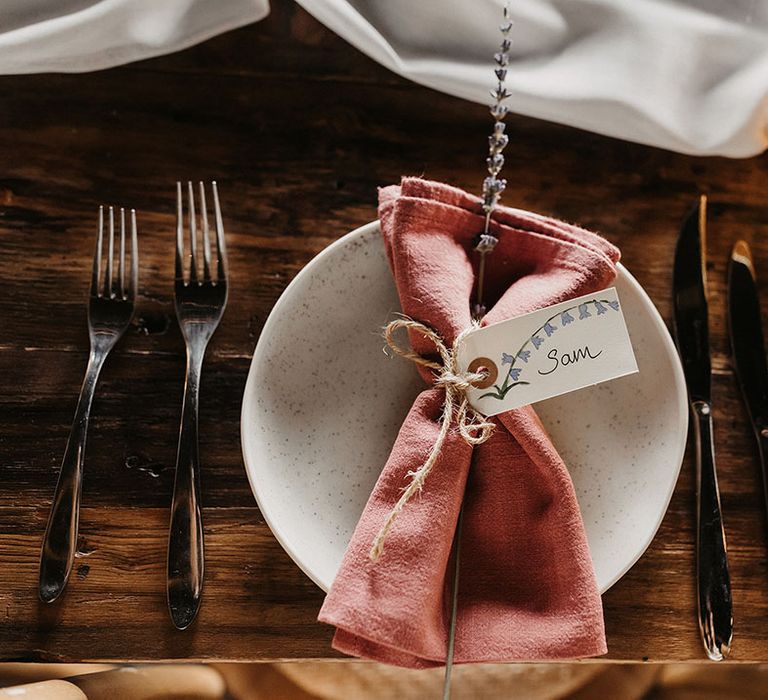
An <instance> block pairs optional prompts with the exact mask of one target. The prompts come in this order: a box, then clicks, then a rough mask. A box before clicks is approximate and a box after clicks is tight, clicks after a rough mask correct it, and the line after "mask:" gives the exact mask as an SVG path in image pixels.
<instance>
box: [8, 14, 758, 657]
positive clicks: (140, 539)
mask: <svg viewBox="0 0 768 700" xmlns="http://www.w3.org/2000/svg"><path fill="white" fill-rule="evenodd" d="M274 5H275V7H274V9H273V13H272V15H271V16H270V17H269V19H267V20H266V21H264V22H261V23H260V24H257V25H254V26H251V27H248V28H245V29H242V30H239V31H236V32H233V33H230V34H228V35H225V36H222V37H218V38H216V39H213V40H211V41H209V42H207V43H205V44H203V45H201V46H198V47H196V48H193V49H190V50H187V51H184V52H182V53H180V54H176V55H173V56H169V57H165V58H159V59H155V60H152V61H148V62H143V63H139V64H135V65H132V66H128V67H124V68H119V69H116V70H110V71H104V72H99V73H94V74H88V75H40V76H26V77H5V78H0V92H2V95H3V98H2V101H0V152H2V153H3V161H2V169H1V170H0V284H1V285H2V287H1V288H0V377H2V379H3V391H2V394H0V659H3V660H10V659H24V660H57V661H80V660H127V659H153V660H156V659H172V658H194V659H252V660H258V659H275V658H296V657H329V656H335V654H334V653H333V652H332V651H331V650H330V647H329V642H330V637H331V631H330V630H329V629H328V628H326V627H324V626H321V625H319V624H317V623H316V622H315V616H316V613H317V610H318V608H319V606H320V603H321V600H322V594H321V592H320V591H319V590H318V589H317V588H316V587H315V586H314V585H313V584H312V583H310V582H309V580H308V579H307V578H306V577H305V576H304V575H303V574H302V573H301V572H300V571H299V569H298V568H297V567H296V566H295V565H294V564H293V563H292V562H291V561H290V559H289V558H288V556H287V555H286V554H285V553H283V551H282V550H281V548H280V547H279V545H278V544H277V543H276V541H275V540H274V538H273V537H272V535H271V533H270V532H269V529H268V528H267V526H266V525H265V524H264V521H263V519H262V517H261V515H260V513H259V511H258V509H257V508H256V506H255V504H254V502H253V498H252V496H251V492H250V489H249V487H248V483H247V480H246V477H245V473H244V469H243V463H242V458H241V455H240V440H239V411H240V401H241V396H242V391H243V387H244V383H245V378H246V374H247V370H248V366H249V359H250V355H251V353H252V351H253V347H254V344H255V342H256V340H257V338H258V336H259V333H260V331H261V328H262V326H263V323H264V320H265V318H266V316H267V314H268V313H269V310H270V308H271V307H272V305H273V304H274V303H275V301H276V300H277V298H278V296H279V295H280V293H281V292H282V290H283V289H284V288H285V286H286V285H287V284H288V282H289V281H290V280H291V278H292V277H293V276H294V275H295V274H296V273H297V272H298V271H299V270H300V269H301V267H302V266H303V265H304V264H305V263H306V262H307V261H308V260H309V259H310V258H311V257H312V256H313V255H315V254H316V253H317V252H318V251H320V250H321V249H322V248H323V247H324V246H325V245H327V244H328V243H330V242H331V241H333V240H335V239H336V238H338V237H339V236H341V235H342V234H344V233H346V232H347V231H349V230H351V229H353V228H356V227H357V226H359V225H361V224H363V223H365V222H367V221H370V220H371V219H374V218H375V216H376V209H375V203H376V187H377V186H379V185H384V184H387V183H391V182H394V181H396V180H397V179H398V178H399V177H400V175H401V174H403V173H409V174H421V173H424V174H426V175H427V176H429V177H432V178H435V179H442V180H446V181H448V182H451V183H454V184H456V185H459V186H462V187H465V188H468V189H470V190H472V191H477V189H478V185H479V183H480V180H481V177H482V158H483V144H484V142H485V136H486V133H487V130H488V125H489V119H488V117H487V114H486V112H485V110H484V109H482V108H481V107H477V106H474V105H471V104H468V103H465V102H462V101H460V100H456V99H453V98H450V97H447V96H444V95H440V94H438V93H436V92H433V91H431V90H428V89H425V88H422V87H418V86H416V85H413V84H411V83H408V82H406V81H404V80H401V79H399V78H398V77H397V76H395V75H393V74H391V73H389V72H387V71H386V70H384V69H383V68H381V67H379V66H377V65H376V64H374V63H372V62H371V61H369V60H368V59H366V58H365V57H363V56H362V55H361V54H359V53H358V52H357V51H355V50H354V49H352V48H351V47H350V46H348V45H347V44H345V43H344V42H343V41H342V40H340V39H338V38H336V37H334V36H333V35H332V34H330V33H329V32H328V31H326V30H325V29H324V28H322V27H321V26H320V25H319V24H318V23H317V22H315V21H314V20H313V19H311V18H310V17H309V16H308V15H307V14H305V13H304V12H303V11H301V10H299V9H298V8H296V7H295V6H294V5H292V4H288V3H287V2H285V1H283V2H276V3H274ZM510 122H511V123H510V132H511V134H512V145H511V147H510V148H509V149H508V150H509V162H508V167H507V171H506V172H507V177H508V178H509V180H510V186H509V191H508V194H507V195H505V202H507V203H510V204H514V205H516V206H520V207H525V208H529V209H532V210H535V211H539V212H543V213H547V214H553V215H555V216H557V217H560V218H563V219H566V220H569V221H577V222H579V223H581V224H583V225H585V226H587V227H589V228H592V229H595V230H597V231H599V232H601V233H603V234H604V235H605V236H607V237H608V238H609V239H610V240H611V241H613V242H615V243H616V244H618V245H619V246H620V247H621V248H622V251H623V255H624V261H625V263H626V265H627V266H628V267H629V269H630V270H631V271H632V272H633V273H634V274H635V276H636V277H637V278H638V279H639V281H640V283H641V284H642V285H643V286H644V287H645V288H646V290H647V291H648V292H649V294H650V295H651V297H652V298H653V300H654V301H655V303H656V304H657V306H658V308H659V310H660V311H661V313H662V314H663V315H664V317H665V318H667V319H668V318H669V312H670V280H671V263H672V251H673V244H674V238H675V235H676V232H677V229H678V226H679V223H680V220H681V217H682V216H683V215H684V213H685V212H686V210H687V209H688V208H689V206H690V205H691V204H692V203H693V201H694V199H695V197H696V195H697V194H698V193H699V192H700V191H704V192H708V193H709V194H710V196H711V230H710V254H711V256H710V264H709V272H710V281H711V294H712V303H711V306H712V316H713V321H714V323H713V332H712V335H713V345H714V350H715V358H714V367H715V371H716V373H717V374H716V381H715V385H714V400H715V406H716V433H717V435H716V437H717V448H718V457H719V469H720V479H721V487H722V492H723V512H724V519H725V525H726V530H727V536H728V544H729V551H730V557H731V571H732V577H733V585H734V616H735V641H734V649H733V659H735V660H740V661H768V635H767V634H766V632H765V629H766V623H765V620H766V619H768V563H766V556H765V554H766V547H768V542H767V541H766V527H765V522H766V517H765V513H764V509H763V505H762V496H761V490H760V477H759V473H758V471H757V464H756V460H755V448H754V446H753V442H752V437H751V434H750V430H749V427H748V424H747V421H746V416H745V412H744V410H743V408H742V406H741V404H740V402H739V398H738V394H737V391H736V387H735V384H734V380H733V376H732V372H731V368H730V365H729V360H728V357H727V340H726V336H725V333H724V320H725V312H724V300H725V289H724V282H725V267H726V258H727V253H728V250H729V247H730V245H731V243H732V241H733V240H734V239H735V238H736V237H745V238H746V239H748V240H749V241H750V242H751V243H752V244H753V246H754V249H755V253H756V258H757V264H758V268H759V269H760V270H761V271H765V272H764V274H763V276H762V278H761V279H762V280H765V279H768V197H766V192H768V161H766V159H765V158H755V159H752V160H741V161H735V160H725V159H719V158H708V159H699V158H692V157H686V156H682V155H675V154H671V153H666V152H663V151H660V150H657V149H652V148H647V147H643V146H637V145H631V144H627V143H622V142H619V141H615V140H612V139H608V138H603V137H601V136H597V135H591V134H586V133H583V132H580V131H576V130H573V129H569V128H566V127H560V126H555V125H551V124H546V123H543V122H539V121H536V120H532V119H523V118H514V119H511V120H510ZM177 178H184V179H186V178H192V179H195V178H205V179H210V178H217V179H218V180H219V181H220V186H221V191H222V199H223V206H224V211H225V218H226V222H227V224H228V230H229V246H230V255H231V275H232V284H231V289H232V292H231V297H230V301H229V307H228V309H227V313H226V315H225V317H224V320H223V322H222V325H221V327H220V329H219V331H218V333H217V334H216V336H215V337H214V339H213V342H212V344H211V347H210V349H209V353H208V357H207V363H206V367H205V371H204V375H203V385H202V392H203V400H202V414H201V423H202V425H201V453H202V456H203V457H202V458H203V464H204V472H203V488H204V506H205V507H204V514H205V522H206V527H205V529H206V540H207V550H206V554H207V563H206V590H205V597H204V602H203V606H202V609H201V611H200V616H199V619H198V621H197V622H196V623H195V625H194V626H193V627H192V628H191V629H189V630H187V631H186V632H183V633H182V632H177V631H176V630H174V629H173V628H172V626H171V624H170V621H169V619H168V615H167V612H166V609H165V598H164V596H165V588H164V573H163V572H164V560H165V546H166V528H167V520H168V505H169V502H170V495H171V487H172V467H173V463H174V457H175V445H176V435H177V426H178V420H179V414H180V401H181V391H182V386H181V382H182V375H183V344H182V340H181V337H180V335H179V332H178V329H177V327H176V324H175V321H174V319H173V313H172V297H171V264H172V256H173V250H172V245H173V243H172V240H173V238H172V237H173V183H174V182H175V180H176V179H177ZM113 202H114V203H118V204H126V205H129V206H134V207H136V208H137V209H138V210H139V212H140V214H139V221H140V227H141V258H142V270H141V273H142V280H141V287H142V292H143V296H142V299H141V303H140V310H141V313H140V318H139V320H138V322H137V323H136V324H135V327H134V328H133V329H132V331H131V332H130V333H129V335H128V337H127V338H126V339H125V341H124V342H122V343H121V344H120V345H119V346H118V348H117V349H116V350H115V352H114V353H113V355H112V356H111V357H110V359H109V360H108V362H107V365H106V368H105V370H104V374H103V379H102V382H101V385H100V387H99V390H98V393H97V397H96V400H95V402H94V408H93V419H92V424H91V430H90V436H89V444H88V457H87V471H86V476H85V484H84V490H83V510H82V518H81V534H82V541H81V545H80V549H81V551H82V556H81V557H80V558H79V559H78V561H77V563H76V569H75V573H74V575H73V577H72V581H71V583H70V586H69V589H68V591H67V593H66V596H65V598H64V599H63V600H62V601H61V602H59V603H57V604H55V605H53V606H43V605H42V604H40V603H38V602H37V598H36V581H37V562H38V553H39V546H40V541H41V537H42V532H43V529H44V524H45V518H46V517H47V512H48V507H49V505H50V499H51V496H52V492H53V487H54V483H55V479H56V473H57V469H58V465H59V460H60V459H61V454H62V451H63V448H64V443H65V441H66V437H67V433H68V429H69V423H70V420H71V417H72V414H73V411H74V406H75V401H76V395H77V391H78V387H79V383H80V380H81V377H82V372H83V368H84V366H85V360H86V354H87V332H86V326H85V306H84V299H85V295H86V291H87V285H88V270H89V269H90V257H91V254H92V245H93V233H94V222H95V213H96V207H97V205H98V204H100V203H113ZM762 284H763V292H764V295H765V299H766V304H765V308H766V309H768V285H766V284H765V283H764V282H763V283H762ZM766 320H768V318H767V319H766ZM648 381H649V382H652V381H653V377H649V378H648ZM626 410H628V411H631V410H633V407H632V406H627V407H626ZM693 520H694V518H693V470H692V465H691V461H690V458H687V459H686V462H685V465H684V467H683V471H682V475H681V478H680V482H679V484H678V488H677V491H676V493H675V495H674V497H673V500H672V503H671V505H670V509H669V512H668V514H667V516H666V518H665V519H664V522H663V523H662V526H661V529H660V530H659V533H658V535H657V537H656V539H655V540H654V542H653V544H652V545H651V547H650V548H649V549H648V552H647V553H646V555H645V556H644V557H643V558H642V559H641V560H640V561H639V562H638V564H637V565H636V566H635V567H634V568H633V569H632V570H631V571H630V572H629V573H628V574H627V575H626V576H625V577H624V578H623V579H622V580H621V581H620V582H619V583H617V584H616V585H615V586H614V587H613V588H612V589H611V590H610V591H609V592H608V593H607V594H606V595H605V597H604V600H605V612H606V624H607V629H608V644H609V648H610V653H609V658H610V659H617V660H641V659H642V660H646V659H647V660H651V661H661V660H699V659H702V658H703V653H702V649H701V644H700V642H699V639H698V632H697V629H696V619H695V606H694V587H693V584H694V578H693V572H694V530H693Z"/></svg>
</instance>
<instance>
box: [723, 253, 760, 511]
mask: <svg viewBox="0 0 768 700" xmlns="http://www.w3.org/2000/svg"><path fill="white" fill-rule="evenodd" d="M728 331H729V335H730V337H731V354H732V356H733V364H734V367H735V369H736V378H737V380H738V383H739V387H740V388H741V395H742V397H743V399H744V403H745V405H746V407H747V412H748V413H749V419H750V421H751V423H752V429H753V430H754V431H755V439H756V440H757V449H758V453H759V455H760V466H761V471H762V475H763V493H764V497H765V500H766V507H767V508H768V464H767V463H766V460H767V459H768V364H766V360H765V340H764V338H763V322H762V315H761V313H760V299H759V297H758V293H757V278H756V275H755V266H754V264H753V262H752V251H751V250H750V247H749V245H748V244H747V243H746V241H737V242H736V244H735V245H734V246H733V250H732V251H731V258H730V260H729V263H728Z"/></svg>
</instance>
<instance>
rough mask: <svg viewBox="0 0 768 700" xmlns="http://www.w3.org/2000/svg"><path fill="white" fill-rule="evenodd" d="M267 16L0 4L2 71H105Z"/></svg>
mask: <svg viewBox="0 0 768 700" xmlns="http://www.w3.org/2000/svg"><path fill="white" fill-rule="evenodd" d="M268 13H269V0H0V73H3V74H8V73H45V72H50V71H54V72H64V73H71V72H80V71H91V70H99V69H101V68H109V67H110V66H117V65H120V64H122V63H130V62H131V61H138V60H140V59H142V58H149V57H151V56H158V55H160V54H166V53H172V52H173V51H179V50H180V49H184V48H186V47H188V46H192V45H193V44H196V43H199V42H201V41H205V40H206V39H208V38H210V37H212V36H214V35H216V34H220V33H222V32H226V31H228V30H230V29H234V28H235V27H240V26H242V25H244V24H248V23H250V22H255V21H257V20H260V19H262V18H263V17H265V16H266V15H267V14H268Z"/></svg>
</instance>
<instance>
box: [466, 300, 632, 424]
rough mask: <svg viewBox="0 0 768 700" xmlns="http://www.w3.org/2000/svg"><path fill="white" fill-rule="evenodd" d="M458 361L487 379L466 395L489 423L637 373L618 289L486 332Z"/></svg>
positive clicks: (473, 336)
mask: <svg viewBox="0 0 768 700" xmlns="http://www.w3.org/2000/svg"><path fill="white" fill-rule="evenodd" d="M457 361H458V365H459V369H460V370H461V371H473V372H477V371H480V369H481V368H484V369H485V370H486V371H487V372H488V376H487V378H486V379H485V380H483V381H482V382H478V383H477V384H476V386H475V387H474V388H472V389H470V390H469V391H468V392H467V397H468V399H469V402H470V404H471V405H472V407H473V408H475V409H476V410H477V411H479V412H480V413H482V414H484V415H486V416H494V415H496V414H497V413H503V412H504V411H509V410H510V409H513V408H519V407H520V406H526V405H528V404H532V403H536V402H537V401H543V400H544V399H549V398H552V397H553V396H559V395H561V394H565V393H567V392H570V391H576V390H577V389H583V388H584V387H587V386H593V385H594V384H599V383H600V382H607V381H609V380H611V379H617V378H618V377H623V376H625V375H627V374H634V373H635V372H637V361H636V360H635V353H634V351H633V350H632V343H631V341H630V338H629V332H628V331H627V324H626V322H625V320H624V314H623V312H622V308H621V304H620V302H619V296H618V294H617V292H616V289H615V287H611V288H610V289H604V290H603V291H600V292H596V293H594V294H586V295H584V296H583V297H579V298H578V299H572V300H570V301H564V302H562V303H560V304H555V305H554V306H549V307H547V308H545V309H540V310H539V311H534V312H532V313H529V314H525V315H524V316H518V317H517V318H513V319H510V320H508V321H502V322H500V323H495V324H493V325H490V326H485V327H484V328H479V329H478V330H476V331H473V332H472V333H470V334H468V335H467V336H466V338H465V339H464V341H463V342H462V343H461V344H460V346H459V347H458V349H457Z"/></svg>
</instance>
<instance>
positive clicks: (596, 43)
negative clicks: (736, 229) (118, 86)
mask: <svg viewBox="0 0 768 700" xmlns="http://www.w3.org/2000/svg"><path fill="white" fill-rule="evenodd" d="M1 2H2V8H1V9H0V13H1V15H2V21H1V22H0V73H31V72H39V71H85V70H95V69H98V68H104V67H107V66H111V65H116V64H119V63H126V62H129V61H134V60H137V59H140V58H146V57H148V56H154V55H157V54H160V53H168V52H171V51H176V50H178V49H180V48H183V47H185V46H189V45H191V44H193V43H196V42H198V41H202V40H203V39H206V38H208V37H210V36H212V35H214V34H217V33H219V32H223V31H226V30H228V29H231V28H234V27H236V26H240V25H243V24H247V23H249V22H253V21H256V20H258V19H260V18H262V17H263V16H264V15H265V14H266V13H267V12H268V11H269V8H268V4H267V0H102V1H101V2H99V1H96V0H1ZM298 2H299V3H300V4H301V5H303V6H304V7H305V8H306V9H307V10H308V11H309V12H311V13H312V14H313V15H315V17H317V18H318V19H319V20H320V21H321V22H323V23H324V24H326V25H327V26H328V27H330V28H331V29H332V30H333V31H335V32H336V33H338V34H339V35H341V36H342V37H344V38H345V39H347V40H348V41H349V42H350V43H351V44H353V45H354V46H356V47H357V48H358V49H360V50H361V51H363V52H365V53H366V54H368V55H369V56H371V57H373V58H374V59H375V60H377V61H379V62H380V63H382V64H384V65H385V66H387V67H389V68H390V69H392V70H393V71H396V72H397V73H400V74H401V75H403V76H405V77H407V78H410V79H411V80H414V81H416V82H419V83H422V84H424V85H429V86H431V87H434V88H436V89H438V90H442V91H444V92H447V93H450V94H453V95H457V96H459V97H463V98H466V99H469V100H473V101H475V102H483V103H485V102H488V101H489V97H488V94H487V91H488V89H489V88H490V87H491V86H492V84H493V73H492V70H491V64H490V56H491V54H492V53H493V52H494V50H495V46H496V44H497V42H498V39H499V33H498V30H497V26H498V24H499V20H500V16H501V5H502V0H298ZM512 13H513V16H514V18H515V20H516V26H515V28H514V29H513V37H514V39H515V46H514V49H513V60H512V62H511V65H510V70H509V77H508V79H507V82H508V85H509V88H510V89H511V91H512V93H513V96H512V98H511V99H510V100H509V104H510V107H511V109H512V110H513V111H515V112H518V113H521V114H525V115H530V116H534V117H539V118H542V119H547V120H550V121H554V122H560V123H563V124H570V125H573V126H576V127H580V128H583V129H588V130H591V131H595V132H598V133H602V134H608V135H610V136H616V137H619V138H623V139H628V140H631V141H637V142H640V143H647V144H652V145H655V146H661V147H662V148H668V149H671V150H675V151H680V152H683V153H694V154H701V155H709V154H721V155H728V156H734V157H746V156H750V155H754V154H757V153H760V152H761V151H763V150H765V149H766V148H768V2H767V1H766V0H514V2H513V3H512ZM510 131H511V132H512V134H514V127H512V128H511V129H510Z"/></svg>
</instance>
